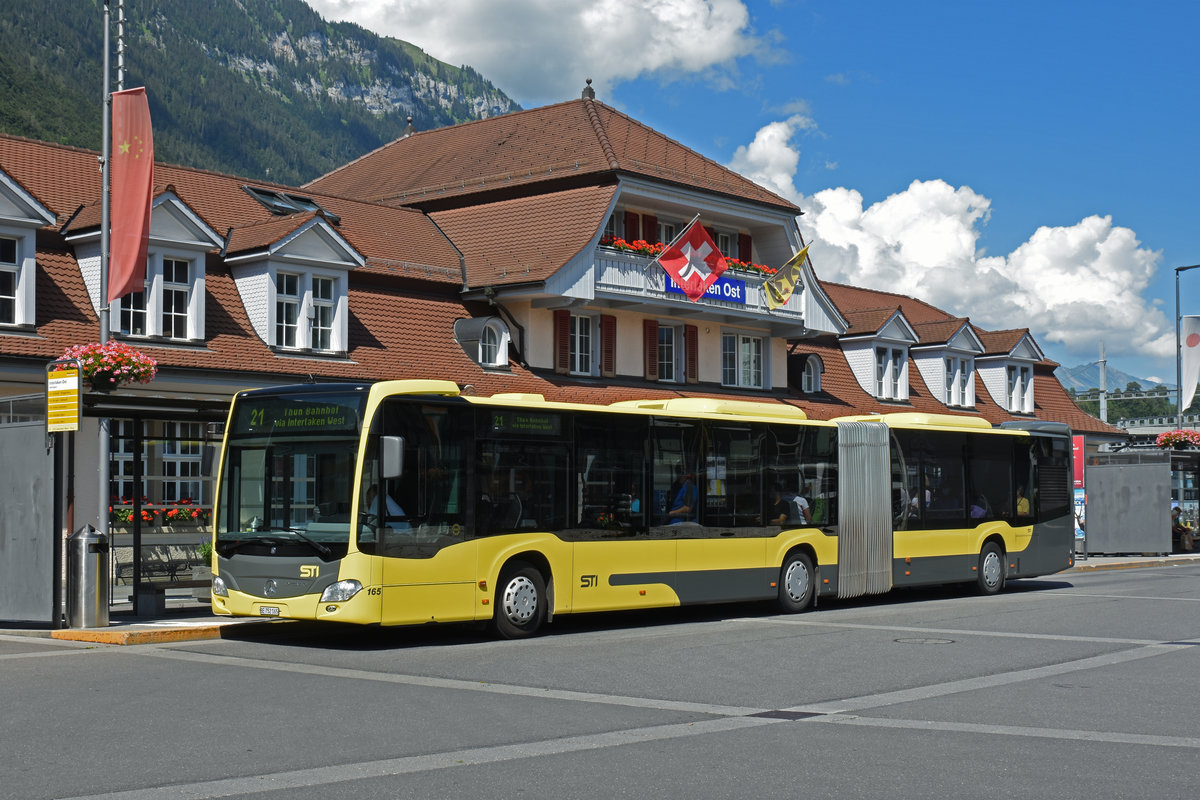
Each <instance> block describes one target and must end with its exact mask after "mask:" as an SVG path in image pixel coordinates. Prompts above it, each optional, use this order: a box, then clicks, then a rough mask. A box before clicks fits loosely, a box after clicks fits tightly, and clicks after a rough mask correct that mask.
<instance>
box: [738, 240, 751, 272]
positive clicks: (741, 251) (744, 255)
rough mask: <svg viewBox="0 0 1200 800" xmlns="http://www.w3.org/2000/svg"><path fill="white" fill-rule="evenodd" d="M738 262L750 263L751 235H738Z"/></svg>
mask: <svg viewBox="0 0 1200 800" xmlns="http://www.w3.org/2000/svg"><path fill="white" fill-rule="evenodd" d="M738 261H745V262H746V263H747V264H749V263H750V234H748V233H739V234H738Z"/></svg>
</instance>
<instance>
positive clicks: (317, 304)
mask: <svg viewBox="0 0 1200 800" xmlns="http://www.w3.org/2000/svg"><path fill="white" fill-rule="evenodd" d="M311 285H312V307H311V308H312V312H311V314H310V327H311V336H310V344H311V346H312V349H313V350H319V351H321V352H328V351H330V350H332V349H333V326H334V319H335V317H336V316H337V281H336V280H335V279H334V278H332V277H330V276H328V275H313V276H312V284H311Z"/></svg>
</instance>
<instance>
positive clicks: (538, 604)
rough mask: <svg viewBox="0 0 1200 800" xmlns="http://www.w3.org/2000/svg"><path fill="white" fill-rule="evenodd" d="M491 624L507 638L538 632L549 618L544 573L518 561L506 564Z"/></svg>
mask: <svg viewBox="0 0 1200 800" xmlns="http://www.w3.org/2000/svg"><path fill="white" fill-rule="evenodd" d="M495 602H496V606H495V611H494V615H493V617H492V628H493V630H494V631H495V632H496V633H497V634H499V635H500V636H501V637H503V638H505V639H523V638H525V637H527V636H532V635H533V634H535V633H537V631H538V628H540V627H542V623H543V622H545V620H546V582H545V580H543V579H542V573H540V572H538V571H537V570H536V569H534V568H533V567H532V566H530V565H529V564H525V563H523V562H518V563H515V564H512V565H510V566H508V567H506V568H505V570H504V572H503V573H502V574H501V576H500V584H499V585H498V586H497V587H496V601H495Z"/></svg>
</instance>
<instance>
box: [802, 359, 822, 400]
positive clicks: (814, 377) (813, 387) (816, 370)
mask: <svg viewBox="0 0 1200 800" xmlns="http://www.w3.org/2000/svg"><path fill="white" fill-rule="evenodd" d="M800 391H802V392H804V393H805V394H816V393H817V392H819V391H821V359H820V357H819V356H814V355H810V356H809V357H808V358H806V359H805V360H804V374H803V375H801V377H800Z"/></svg>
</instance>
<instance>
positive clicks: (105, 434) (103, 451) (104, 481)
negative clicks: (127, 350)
mask: <svg viewBox="0 0 1200 800" xmlns="http://www.w3.org/2000/svg"><path fill="white" fill-rule="evenodd" d="M109 2H110V0H104V58H103V59H101V64H102V67H101V68H102V70H103V72H104V102H103V104H102V105H103V118H104V119H103V121H102V125H101V130H102V131H103V133H102V134H101V144H100V147H101V150H100V164H101V168H100V173H101V178H100V183H101V186H100V309H99V317H100V344H101V345H103V344H104V343H105V342H107V341H108V337H109V319H108V310H109V309H108V257H109V252H108V250H109V238H110V237H109V230H108V227H109V214H110V209H109V203H108V200H109V198H108V190H109V181H110V180H111V175H110V172H109V162H110V161H111V160H112V128H111V126H112V111H111V108H112V94H111V93H110V91H109V85H108V73H109V58H110V54H109V51H110V50H111V48H112V42H111V39H110V33H109V28H110V27H111V16H112V12H111V10H110V8H109ZM98 422H99V425H100V433H99V440H98V453H97V455H96V461H97V464H96V472H97V473H98V484H99V501H100V502H99V508H98V511H97V522H98V524H97V525H96V529H97V530H98V531H99V532H100V533H101V534H102V535H103V536H106V537H107V536H108V501H109V493H110V491H111V490H110V488H109V457H110V456H109V451H110V439H109V419H108V417H105V416H101V417H100V418H99V420H98ZM134 563H137V562H136V559H135V561H134Z"/></svg>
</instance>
